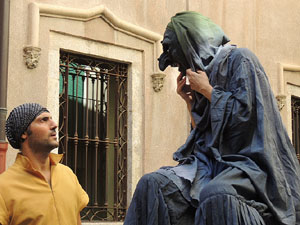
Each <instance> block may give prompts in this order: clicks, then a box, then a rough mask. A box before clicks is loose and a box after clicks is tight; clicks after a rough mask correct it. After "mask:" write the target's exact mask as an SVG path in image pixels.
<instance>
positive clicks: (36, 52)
mask: <svg viewBox="0 0 300 225" xmlns="http://www.w3.org/2000/svg"><path fill="white" fill-rule="evenodd" d="M23 50H24V55H23V57H24V60H25V64H26V66H27V68H28V69H34V68H36V67H37V65H38V63H39V60H40V55H41V48H39V47H33V46H27V47H25V48H24V49H23Z"/></svg>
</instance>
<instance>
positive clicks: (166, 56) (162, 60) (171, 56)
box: [158, 29, 189, 74]
mask: <svg viewBox="0 0 300 225" xmlns="http://www.w3.org/2000/svg"><path fill="white" fill-rule="evenodd" d="M162 46H163V53H162V54H161V55H160V57H159V59H158V61H159V69H160V70H162V71H164V70H165V69H166V68H167V67H168V66H169V65H170V66H172V67H179V68H178V70H179V71H180V72H182V73H184V74H185V71H186V70H187V69H188V68H189V66H188V63H187V61H186V59H185V56H184V53H183V51H182V49H181V46H180V44H179V42H178V40H177V37H176V34H175V32H174V31H172V30H169V29H167V30H166V31H165V34H164V39H163V41H162Z"/></svg>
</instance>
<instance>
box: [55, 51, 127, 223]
mask: <svg viewBox="0 0 300 225" xmlns="http://www.w3.org/2000/svg"><path fill="white" fill-rule="evenodd" d="M127 76H128V65H127V64H124V63H118V62H112V61H107V60H104V59H98V58H92V57H87V56H83V55H77V54H73V53H68V52H64V51H61V52H60V67H59V79H60V88H59V153H64V161H63V163H64V164H66V165H68V166H69V167H71V168H72V170H73V171H74V173H75V174H76V175H77V177H78V180H79V182H80V184H81V186H82V187H83V188H84V189H85V191H86V192H87V193H88V195H89V198H90V202H89V204H88V206H87V207H86V208H85V209H84V210H83V211H82V212H81V218H82V220H87V221H123V220H124V217H125V213H126V206H127V203H126V199H127ZM70 204H71V203H70Z"/></svg>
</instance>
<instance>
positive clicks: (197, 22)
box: [124, 12, 300, 225]
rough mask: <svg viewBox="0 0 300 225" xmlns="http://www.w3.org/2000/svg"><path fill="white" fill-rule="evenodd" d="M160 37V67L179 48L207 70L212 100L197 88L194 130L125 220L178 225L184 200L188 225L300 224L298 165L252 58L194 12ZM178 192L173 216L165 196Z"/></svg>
mask: <svg viewBox="0 0 300 225" xmlns="http://www.w3.org/2000/svg"><path fill="white" fill-rule="evenodd" d="M165 34H167V35H165V39H167V38H169V39H167V40H166V41H163V45H164V53H163V54H162V56H161V57H160V58H159V61H160V67H161V69H165V67H167V66H168V65H179V68H180V66H181V67H182V65H181V61H180V60H179V59H178V57H175V56H176V55H175V56H174V55H172V54H174V52H176V51H174V49H172V48H180V47H181V48H180V49H181V50H182V51H183V53H184V54H183V55H184V56H185V59H183V61H186V62H187V63H186V64H188V65H187V66H188V68H191V69H192V70H196V69H201V70H203V71H205V72H206V74H207V75H208V77H209V82H210V84H211V85H212V86H213V92H212V96H211V102H209V100H207V99H206V98H205V97H204V96H202V95H201V94H199V93H197V92H195V93H194V94H195V101H194V105H193V108H192V116H193V118H194V120H195V123H196V128H194V129H193V130H192V131H191V133H190V135H189V137H188V138H187V141H186V143H185V144H184V145H183V146H182V147H180V148H179V149H178V150H177V151H176V152H175V153H174V160H176V161H178V163H179V164H178V165H177V166H175V167H164V168H161V169H160V170H158V171H156V173H151V174H148V175H146V176H144V177H143V178H142V182H139V184H138V186H137V190H136V192H135V194H134V198H133V200H132V202H131V205H130V207H129V209H128V212H127V216H126V219H125V223H124V224H125V225H140V224H147V225H168V224H172V225H177V224H180V223H177V221H180V219H179V218H177V217H176V216H175V217H174V214H175V215H176V214H177V215H183V214H182V212H186V204H187V203H188V205H190V206H192V207H193V208H194V209H195V210H196V213H195V214H193V213H190V214H189V215H188V214H186V215H187V217H188V216H190V217H192V218H189V219H187V217H185V219H187V220H185V221H189V222H186V225H189V224H193V223H194V222H191V221H195V225H228V224H230V225H295V224H296V225H300V195H299V192H300V179H299V175H300V169H299V163H298V161H297V158H296V153H295V149H294V148H293V146H292V144H291V142H290V139H289V137H288V135H287V132H286V130H285V128H284V126H283V123H282V120H281V117H280V113H279V110H278V106H277V102H276V100H275V98H274V96H273V93H272V91H271V87H270V85H269V82H268V78H267V76H266V74H265V72H264V69H263V68H262V66H261V64H260V63H259V61H258V59H257V58H256V56H255V55H254V54H253V53H252V52H250V51H249V50H248V49H241V48H236V47H235V46H231V45H228V44H227V45H224V44H225V43H227V42H228V41H229V39H228V38H227V36H226V35H225V34H224V32H223V31H222V30H221V29H220V28H219V27H218V26H216V25H215V24H214V23H213V22H212V21H211V20H209V19H208V18H206V17H204V16H202V15H201V14H199V13H196V12H182V13H178V14H176V15H175V16H174V17H172V20H171V22H170V23H169V24H168V27H167V31H166V33H165ZM172 35H176V38H177V40H178V43H179V45H180V46H177V45H174V43H173V44H172V43H169V42H170V40H174V39H175V38H174V37H172ZM177 52H178V51H177ZM174 60H175V61H174ZM176 60H179V61H176ZM204 62H205V63H204ZM181 71H182V70H181ZM157 173H159V174H161V175H162V176H164V177H165V182H167V183H168V184H174V185H167V186H165V185H163V184H162V183H161V182H159V180H160V179H159V178H158V177H157ZM169 181H170V182H169ZM171 186H172V188H171ZM176 189H178V190H179V192H176V191H175V192H176V193H180V195H176V196H177V197H175V196H174V201H176V200H177V199H178V201H179V204H177V206H178V207H175V208H176V209H175V213H173V211H174V210H173V209H174V207H171V208H170V206H169V205H171V206H172V205H173V203H172V202H170V201H169V198H166V196H167V194H166V193H169V192H170V190H176ZM179 196H180V197H179ZM183 199H185V200H186V201H184V200H183ZM181 206H182V207H181ZM162 215H163V216H162ZM172 215H173V216H172ZM159 218H160V219H159ZM162 218H163V219H162ZM174 218H175V219H174ZM141 221H146V222H141Z"/></svg>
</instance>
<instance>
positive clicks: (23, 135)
mask: <svg viewBox="0 0 300 225" xmlns="http://www.w3.org/2000/svg"><path fill="white" fill-rule="evenodd" d="M27 137H28V134H27V131H25V132H24V133H23V134H22V135H21V139H22V140H24V141H25V140H26V139H27Z"/></svg>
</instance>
